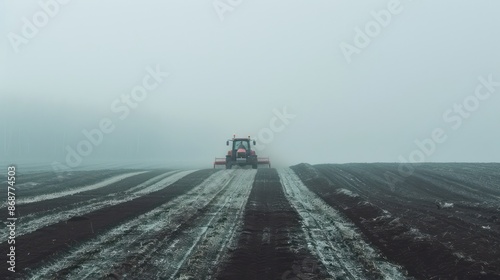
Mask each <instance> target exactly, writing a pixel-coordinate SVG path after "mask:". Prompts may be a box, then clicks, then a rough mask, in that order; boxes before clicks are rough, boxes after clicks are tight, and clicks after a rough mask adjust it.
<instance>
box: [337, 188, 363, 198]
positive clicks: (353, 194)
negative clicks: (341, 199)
mask: <svg viewBox="0 0 500 280" xmlns="http://www.w3.org/2000/svg"><path fill="white" fill-rule="evenodd" d="M337 193H341V194H345V195H347V196H350V197H358V196H359V195H358V194H356V193H353V192H351V191H350V190H348V189H339V190H338V191H337Z"/></svg>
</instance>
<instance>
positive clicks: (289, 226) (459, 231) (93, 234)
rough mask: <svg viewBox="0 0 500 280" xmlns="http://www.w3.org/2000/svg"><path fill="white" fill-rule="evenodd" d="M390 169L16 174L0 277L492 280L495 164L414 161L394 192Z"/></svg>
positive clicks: (497, 219) (499, 239) (498, 186)
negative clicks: (10, 257) (11, 254)
mask: <svg viewBox="0 0 500 280" xmlns="http://www.w3.org/2000/svg"><path fill="white" fill-rule="evenodd" d="M397 171H398V165H397V164H328V165H314V166H312V165H308V164H300V165H297V166H293V167H291V168H284V169H278V170H276V169H258V170H251V169H234V170H214V169H202V170H196V171H172V170H163V169H161V170H156V169H155V170H148V171H142V170H137V169H127V170H100V171H96V172H88V171H85V172H74V173H72V174H69V175H68V176H67V177H66V179H65V180H64V181H59V180H57V179H54V178H53V175H52V174H51V173H50V172H46V173H33V174H26V175H24V176H25V177H24V181H23V183H21V184H24V185H21V184H20V185H21V186H22V187H21V188H20V190H19V195H17V194H16V196H17V198H18V201H19V202H21V203H20V205H16V210H17V211H18V220H17V221H16V270H17V272H16V274H9V273H8V271H6V270H5V269H4V270H1V271H0V279H183V280H187V279H219V280H226V279H227V280H232V279H241V280H246V279H249V280H250V279H288V280H290V279H297V280H298V279H300V280H305V279H310V280H313V279H314V280H324V279H346V280H347V279H349V280H351V279H384V280H392V279H394V280H400V279H500V269H499V267H500V261H499V260H498V254H499V252H500V247H499V246H500V235H499V232H500V215H499V213H500V212H499V211H500V203H499V202H498V197H500V164H422V165H419V166H418V167H417V168H416V169H415V174H414V175H413V176H410V177H408V178H405V181H403V182H400V183H398V184H397V185H396V188H391V187H390V186H388V185H387V182H386V181H385V177H384V174H386V172H391V173H394V174H396V172H397ZM21 179H22V177H21ZM17 206H19V207H17ZM4 209H5V208H4ZM5 210H6V209H5ZM5 212H7V211H5ZM2 237H3V240H2V241H0V252H8V250H9V249H10V246H11V245H10V244H8V242H7V237H8V235H7V233H6V232H4V233H2ZM6 256H7V254H5V253H2V254H1V255H0V262H3V263H4V264H5V263H6V260H7V257H6ZM413 277H414V278H413Z"/></svg>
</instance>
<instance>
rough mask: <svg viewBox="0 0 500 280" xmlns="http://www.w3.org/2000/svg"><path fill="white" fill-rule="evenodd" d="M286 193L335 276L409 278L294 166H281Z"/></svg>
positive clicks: (314, 249) (313, 245) (309, 238)
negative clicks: (307, 181) (313, 188)
mask: <svg viewBox="0 0 500 280" xmlns="http://www.w3.org/2000/svg"><path fill="white" fill-rule="evenodd" d="M278 173H279V175H280V179H281V183H282V185H283V187H284V188H285V195H286V196H287V198H288V200H289V201H290V203H291V204H292V206H293V207H294V208H295V210H296V211H297V212H298V213H299V214H300V216H301V218H302V221H303V222H302V223H303V225H302V228H303V230H304V232H305V234H306V238H307V241H308V246H309V247H310V250H311V252H313V254H314V255H315V256H316V257H317V258H318V259H319V260H321V262H322V263H323V265H324V266H325V267H326V269H327V271H328V273H329V274H330V276H332V277H333V278H334V279H353V280H357V279H385V280H397V279H406V277H405V276H404V272H403V271H402V270H401V267H399V266H396V265H393V264H391V263H389V262H387V261H386V260H384V259H382V258H381V257H380V254H379V252H377V250H375V249H374V248H371V247H370V245H368V244H367V243H366V242H365V241H364V240H363V238H362V236H361V235H360V234H359V233H358V232H357V231H358V230H357V228H356V227H355V226H354V224H352V223H351V222H350V221H348V220H346V219H345V218H344V217H342V216H341V215H340V213H338V212H337V211H336V210H334V209H333V208H331V207H330V206H329V205H327V204H326V203H325V202H324V201H323V200H322V199H321V198H320V197H318V196H317V195H315V194H314V193H313V192H311V191H310V190H309V189H307V187H306V186H305V185H304V184H303V183H302V181H301V180H300V179H299V177H298V176H297V175H296V174H295V173H294V172H293V171H292V170H291V169H290V168H286V169H280V170H278Z"/></svg>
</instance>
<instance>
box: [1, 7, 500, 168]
mask: <svg viewBox="0 0 500 280" xmlns="http://www.w3.org/2000/svg"><path fill="white" fill-rule="evenodd" d="M40 2H41V3H49V4H48V5H47V7H45V8H43V7H42V6H40V4H39V1H28V0H23V1H17V0H0V34H1V39H0V59H1V63H0V65H1V67H0V104H1V111H0V161H1V162H4V163H18V164H20V163H24V162H37V163H41V164H44V165H47V166H50V165H51V164H52V163H53V162H58V163H61V164H64V165H66V166H70V165H74V166H75V167H78V166H83V165H87V164H93V163H96V162H110V163H111V162H113V163H126V162H164V163H165V164H170V165H172V164H173V165H178V166H181V165H182V166H196V167H204V166H206V167H210V165H211V163H212V161H213V158H214V157H216V156H224V155H225V153H226V152H227V147H226V146H225V141H226V140H227V139H228V138H230V137H232V135H233V134H236V135H237V136H245V137H246V136H248V135H250V136H251V137H252V138H255V139H256V140H257V142H258V145H260V148H259V150H258V154H259V155H262V156H270V157H271V160H272V161H273V162H276V163H278V164H284V165H293V164H297V163H300V162H308V163H311V164H317V163H346V162H399V161H401V160H403V159H404V160H408V161H415V162H417V161H429V162H449V161H471V162H476V161H477V162H499V161H500V149H499V143H500V125H499V124H500V122H499V109H498V108H499V107H500V85H499V84H498V83H499V82H500V52H499V50H500V37H499V36H498V35H499V34H498V28H499V27H500V17H499V16H498V11H499V10H500V2H498V1H493V0H489V1H486V0H485V1H451V0H443V1H423V0H422V1H417V0H414V1H410V0H401V1H394V0H392V1H391V0H384V1H333V0H330V1H326V0H321V1H304V0H302V1H299V0H286V1H285V0H281V1H264V0H259V1H258V0H252V1H246V0H242V1H237V0H232V1H230V0H220V1H215V2H214V1H212V0H205V1H200V0H176V1H174V0H169V1H160V0H157V1H153V0H149V1H120V0H108V1H98V0H86V1H77V0H73V1H68V0H66V2H68V3H66V4H62V3H63V2H64V1H62V0H61V1H60V2H61V3H59V2H55V0H53V1H49V0H41V1H40ZM50 3H51V4H50ZM54 3H55V4H54ZM155 72H156V74H154V73H155ZM151 73H153V74H151ZM166 73H168V75H167V74H166ZM480 77H482V78H480ZM496 81H498V82H496ZM146 88H148V89H146ZM126 98H129V99H128V100H127V99H126ZM464 103H465V104H464ZM456 104H457V105H456ZM97 130H99V131H100V132H96V131H97ZM84 131H88V132H89V133H90V134H91V135H93V137H95V138H94V139H93V140H92V139H89V137H88V136H85V133H84ZM92 133H94V134H92ZM100 133H101V134H102V137H99V134H100ZM432 137H434V139H433V140H425V139H429V138H432ZM416 140H419V141H420V142H421V144H420V145H418V144H417V143H416V142H415V141H416ZM91 142H93V143H91ZM89 143H90V145H89ZM89 147H90V150H89ZM78 148H80V151H78ZM70 151H74V152H75V153H77V154H78V155H77V156H78V157H80V160H79V161H78V160H77V159H75V155H73V156H69V154H71V152H70ZM68 156H69V158H70V159H69V162H68ZM72 161H73V162H72ZM77 161H78V162H77Z"/></svg>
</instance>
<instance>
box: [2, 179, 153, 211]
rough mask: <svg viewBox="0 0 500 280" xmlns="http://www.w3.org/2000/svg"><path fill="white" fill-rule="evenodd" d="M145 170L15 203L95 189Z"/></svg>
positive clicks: (23, 199) (22, 199)
mask: <svg viewBox="0 0 500 280" xmlns="http://www.w3.org/2000/svg"><path fill="white" fill-rule="evenodd" d="M145 172H146V171H141V172H131V173H127V174H122V175H117V176H114V177H111V178H109V179H106V180H104V181H102V182H99V183H96V184H92V185H89V186H79V187H73V188H72V187H70V189H69V190H67V191H62V192H56V193H50V194H43V195H39V196H35V197H30V198H20V199H18V200H17V201H16V203H17V204H26V203H31V202H36V201H42V200H47V199H53V198H58V197H63V196H68V195H74V194H77V193H81V192H85V191H90V190H95V189H98V188H102V187H105V186H107V185H110V184H113V183H116V182H118V181H121V180H124V179H126V178H129V177H132V176H134V175H138V174H141V173H145ZM5 206H6V204H5V203H4V204H3V205H2V207H5Z"/></svg>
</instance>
